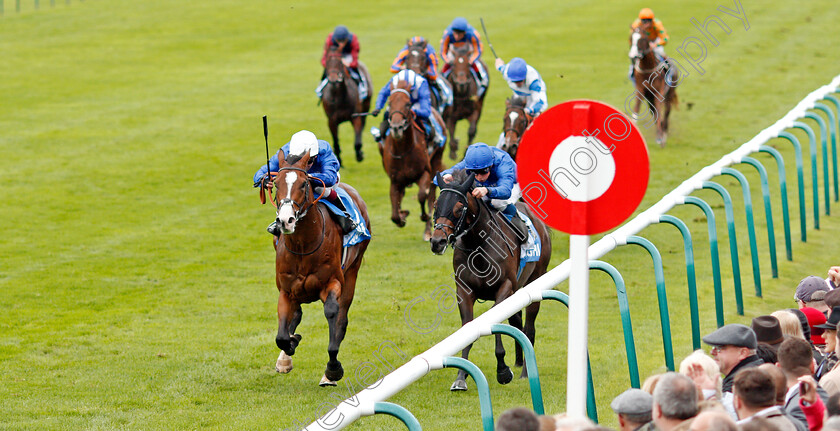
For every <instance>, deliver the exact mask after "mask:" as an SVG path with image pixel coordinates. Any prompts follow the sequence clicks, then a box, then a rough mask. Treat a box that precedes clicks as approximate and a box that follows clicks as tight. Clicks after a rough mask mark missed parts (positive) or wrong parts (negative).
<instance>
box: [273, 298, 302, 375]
mask: <svg viewBox="0 0 840 431" xmlns="http://www.w3.org/2000/svg"><path fill="white" fill-rule="evenodd" d="M302 317H303V310H301V308H300V305H298V308H297V310H295V312H294V314H293V315H292V321H291V322H290V323H289V334H291V337H290V338H291V339H292V340H296V341H297V343H296V344H299V343H300V339H301V336H300V335H298V334H295V330H296V329H297V327H298V325H299V324H300V320H301V318H302ZM292 368H294V365H293V364H292V357H291V356H289V355H287V354H286V352H284V351H282V350H281V351H280V355H279V356H278V357H277V361H276V362H275V363H274V369H275V370H277V372H278V373H281V374H286V373H288V372H290V371H292Z"/></svg>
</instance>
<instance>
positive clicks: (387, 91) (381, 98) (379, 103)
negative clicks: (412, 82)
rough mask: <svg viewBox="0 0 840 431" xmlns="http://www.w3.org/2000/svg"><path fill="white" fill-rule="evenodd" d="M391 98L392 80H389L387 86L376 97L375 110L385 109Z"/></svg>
mask: <svg viewBox="0 0 840 431" xmlns="http://www.w3.org/2000/svg"><path fill="white" fill-rule="evenodd" d="M389 97H391V80H390V79H389V80H388V82H386V83H385V86H384V87H382V89H381V90H379V95H378V96H376V106H374V109H379V110H381V109H382V108H384V107H385V103H386V102H388V98H389Z"/></svg>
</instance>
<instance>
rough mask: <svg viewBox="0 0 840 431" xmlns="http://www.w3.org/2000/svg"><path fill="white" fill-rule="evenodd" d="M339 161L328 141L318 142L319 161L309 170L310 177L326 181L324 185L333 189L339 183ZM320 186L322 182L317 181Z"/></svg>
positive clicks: (316, 183)
mask: <svg viewBox="0 0 840 431" xmlns="http://www.w3.org/2000/svg"><path fill="white" fill-rule="evenodd" d="M340 167H341V165H339V164H338V159H337V158H336V157H335V154H334V153H333V151H332V148H330V144H329V143H327V141H322V140H320V139H319V140H318V160H316V161H315V163H314V164H313V165H312V167H311V168H309V172H308V173H309V175H310V176H313V177H315V178H319V179H321V180H323V181H324V185H326V186H327V187H332V186H334V185H335V183H337V182H338V169H339V168H340ZM314 184H315V185H316V186H320V185H321V183H320V181H315V182H314Z"/></svg>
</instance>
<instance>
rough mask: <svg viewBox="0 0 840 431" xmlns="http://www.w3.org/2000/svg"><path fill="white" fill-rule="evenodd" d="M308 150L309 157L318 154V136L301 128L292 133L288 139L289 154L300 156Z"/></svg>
mask: <svg viewBox="0 0 840 431" xmlns="http://www.w3.org/2000/svg"><path fill="white" fill-rule="evenodd" d="M307 151H308V152H309V157H315V156H317V155H318V138H316V137H315V134H314V133H312V132H310V131H309V130H301V131H300V132H297V133H295V134H294V135H292V139H291V140H290V141H289V155H291V156H302V155H304V154H305V153H306V152H307Z"/></svg>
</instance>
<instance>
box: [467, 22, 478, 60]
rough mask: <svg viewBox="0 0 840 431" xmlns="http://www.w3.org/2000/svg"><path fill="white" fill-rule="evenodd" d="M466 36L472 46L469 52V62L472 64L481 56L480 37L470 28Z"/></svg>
mask: <svg viewBox="0 0 840 431" xmlns="http://www.w3.org/2000/svg"><path fill="white" fill-rule="evenodd" d="M467 37H468V38H469V43H470V45H472V48H473V51H472V54H470V64H472V63H475V62H476V60H478V59H479V58H481V39H480V38H479V37H478V34H476V33H475V31H474V30H473V29H472V28H471V29H470V33H469V35H468V36H467Z"/></svg>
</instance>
